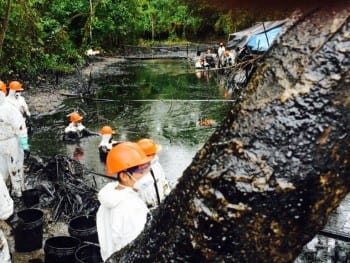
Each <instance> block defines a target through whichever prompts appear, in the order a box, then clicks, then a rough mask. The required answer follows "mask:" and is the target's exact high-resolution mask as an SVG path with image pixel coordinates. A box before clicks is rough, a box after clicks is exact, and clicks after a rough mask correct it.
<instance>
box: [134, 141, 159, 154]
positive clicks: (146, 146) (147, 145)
mask: <svg viewBox="0 0 350 263" xmlns="http://www.w3.org/2000/svg"><path fill="white" fill-rule="evenodd" d="M137 144H138V145H139V146H140V147H141V149H142V150H143V151H144V152H145V154H146V155H147V156H149V155H154V154H156V153H157V152H159V151H160V150H161V149H162V146H160V145H158V144H156V143H155V142H154V141H153V140H152V139H141V140H139V141H138V142H137Z"/></svg>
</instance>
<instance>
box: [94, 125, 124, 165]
mask: <svg viewBox="0 0 350 263" xmlns="http://www.w3.org/2000/svg"><path fill="white" fill-rule="evenodd" d="M100 133H101V136H102V139H101V142H100V144H99V145H98V150H99V153H100V160H101V162H103V163H105V162H106V158H107V154H108V152H109V151H110V150H111V149H112V147H113V146H115V145H117V144H118V143H120V142H118V141H114V140H113V138H112V137H113V134H115V131H113V129H112V128H111V127H110V126H103V127H102V128H101V132H100Z"/></svg>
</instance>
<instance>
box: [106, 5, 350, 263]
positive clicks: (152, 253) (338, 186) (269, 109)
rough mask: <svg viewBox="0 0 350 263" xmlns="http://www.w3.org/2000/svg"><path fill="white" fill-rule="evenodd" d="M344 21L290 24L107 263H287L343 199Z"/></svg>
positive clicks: (320, 17) (346, 168) (348, 168)
mask: <svg viewBox="0 0 350 263" xmlns="http://www.w3.org/2000/svg"><path fill="white" fill-rule="evenodd" d="M349 16H350V6H349V5H345V6H342V7H340V8H337V7H332V8H330V7H327V8H325V9H317V10H312V11H309V12H308V13H303V14H301V13H300V14H295V15H294V16H293V18H292V19H291V21H290V22H289V24H288V25H287V27H286V28H287V29H286V30H285V32H283V34H282V35H281V36H280V38H279V40H278V41H277V42H276V43H274V46H273V47H272V48H271V49H270V50H269V51H268V52H267V53H266V54H265V56H264V58H263V60H262V61H261V62H260V63H259V65H258V68H257V70H256V71H255V72H254V74H253V75H252V77H251V79H250V81H249V83H248V85H247V86H246V87H245V90H244V92H243V96H242V99H241V101H240V102H239V103H237V104H236V105H234V106H233V107H232V109H231V110H230V112H229V113H228V115H227V117H226V118H225V119H224V121H223V123H222V125H221V127H220V128H219V129H217V130H216V131H215V132H214V134H213V135H212V136H211V137H210V139H209V140H208V142H207V143H206V144H205V145H204V146H203V148H202V149H201V150H200V151H199V152H198V153H197V154H196V156H195V157H194V159H193V161H192V163H191V165H190V166H189V167H188V168H187V169H186V170H185V171H184V173H183V176H182V177H181V178H180V180H179V182H178V184H177V186H176V188H175V189H174V190H173V191H172V193H171V194H170V195H169V196H168V197H167V198H166V200H165V202H164V203H163V204H162V205H161V206H160V207H159V209H157V210H156V211H155V213H154V216H153V219H152V220H151V221H150V222H149V224H148V225H147V226H146V228H145V230H144V231H143V233H142V234H141V235H140V236H139V237H138V238H137V239H136V240H135V242H133V243H132V244H130V245H129V246H127V247H126V248H124V249H123V250H121V251H119V252H118V253H115V254H114V255H113V256H112V257H111V258H110V259H109V260H108V262H279V263H281V262H293V261H294V259H295V258H296V257H297V256H298V255H299V253H300V252H301V249H302V247H303V246H304V245H305V244H306V243H307V242H308V241H310V240H311V239H312V238H313V237H314V236H315V235H316V234H317V233H318V232H319V231H320V230H321V229H322V228H323V227H324V225H325V224H326V222H327V218H328V216H329V215H330V214H331V212H332V210H333V209H334V208H336V207H337V206H338V204H339V203H340V202H341V200H342V199H343V198H344V197H345V195H346V194H347V193H348V192H349V189H350V180H349V176H350V88H349V85H350V71H349V69H350V33H349V32H350V18H349ZM174 158H176V157H175V156H174Z"/></svg>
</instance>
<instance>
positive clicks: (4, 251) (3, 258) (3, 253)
mask: <svg viewBox="0 0 350 263" xmlns="http://www.w3.org/2000/svg"><path fill="white" fill-rule="evenodd" d="M12 214H13V200H12V199H11V197H10V194H9V191H8V190H7V187H6V184H5V181H4V180H3V179H2V178H0V219H1V220H6V219H8V218H10V217H11V215H12ZM0 262H2V263H8V262H11V256H10V250H9V246H8V243H7V240H6V236H5V233H4V232H3V230H2V229H1V228H0Z"/></svg>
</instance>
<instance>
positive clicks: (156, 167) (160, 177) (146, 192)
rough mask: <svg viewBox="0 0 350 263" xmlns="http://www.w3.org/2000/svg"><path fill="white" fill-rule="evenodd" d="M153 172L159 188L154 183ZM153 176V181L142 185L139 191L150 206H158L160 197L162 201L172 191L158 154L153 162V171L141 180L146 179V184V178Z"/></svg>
mask: <svg viewBox="0 0 350 263" xmlns="http://www.w3.org/2000/svg"><path fill="white" fill-rule="evenodd" d="M152 172H153V175H154V179H155V180H156V182H157V188H155V185H154V179H153V178H152ZM150 177H151V178H152V183H147V186H145V187H142V188H141V189H140V190H139V191H138V193H139V195H140V197H141V199H142V200H143V201H144V202H145V203H146V204H147V206H148V207H150V208H155V207H157V206H158V205H159V204H158V197H159V201H160V202H162V201H163V200H164V198H165V197H166V196H167V195H168V194H169V193H170V187H169V183H168V181H167V179H166V178H165V173H164V170H163V168H162V166H161V164H160V163H159V158H158V156H157V155H156V156H155V158H154V159H153V160H152V162H151V172H150V173H149V174H147V175H145V176H144V177H143V178H144V179H143V178H141V180H140V181H143V180H144V181H145V184H146V178H150Z"/></svg>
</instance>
